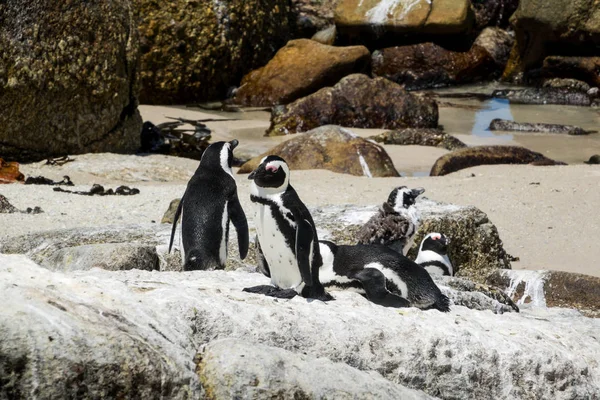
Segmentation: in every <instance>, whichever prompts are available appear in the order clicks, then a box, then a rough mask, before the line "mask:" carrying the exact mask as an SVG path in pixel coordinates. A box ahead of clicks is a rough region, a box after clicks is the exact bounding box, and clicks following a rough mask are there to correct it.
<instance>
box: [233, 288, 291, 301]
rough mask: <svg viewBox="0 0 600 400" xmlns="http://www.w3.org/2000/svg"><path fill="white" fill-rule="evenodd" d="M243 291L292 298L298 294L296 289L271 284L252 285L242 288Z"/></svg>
mask: <svg viewBox="0 0 600 400" xmlns="http://www.w3.org/2000/svg"><path fill="white" fill-rule="evenodd" d="M242 292H248V293H255V294H264V295H265V296H269V297H276V298H278V299H291V298H294V297H296V295H298V293H296V291H295V290H294V289H280V288H277V287H275V286H271V285H258V286H252V287H249V288H244V289H242Z"/></svg>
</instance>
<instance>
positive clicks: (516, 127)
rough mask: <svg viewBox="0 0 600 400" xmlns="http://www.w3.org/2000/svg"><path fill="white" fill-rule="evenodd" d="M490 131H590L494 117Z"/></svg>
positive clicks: (575, 127)
mask: <svg viewBox="0 0 600 400" xmlns="http://www.w3.org/2000/svg"><path fill="white" fill-rule="evenodd" d="M490 130H491V131H516V132H541V133H562V134H567V135H588V134H590V133H592V132H591V131H586V130H585V129H582V128H580V127H578V126H574V125H559V124H541V123H535V124H533V123H529V122H515V121H509V120H506V119H500V118H494V119H493V120H492V121H491V122H490Z"/></svg>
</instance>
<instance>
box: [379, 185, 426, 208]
mask: <svg viewBox="0 0 600 400" xmlns="http://www.w3.org/2000/svg"><path fill="white" fill-rule="evenodd" d="M424 191H425V189H423V188H416V189H409V188H407V187H406V186H399V187H397V188H395V189H394V190H392V192H391V193H390V195H389V197H388V199H387V206H390V207H391V208H393V210H394V211H395V212H397V213H399V212H401V211H402V210H403V209H407V208H409V207H410V206H412V205H413V204H415V201H416V200H417V197H418V196H420V195H421V194H422V193H423V192H424ZM385 206H386V204H384V207H385ZM390 207H385V209H389V208H390ZM390 211H391V210H390Z"/></svg>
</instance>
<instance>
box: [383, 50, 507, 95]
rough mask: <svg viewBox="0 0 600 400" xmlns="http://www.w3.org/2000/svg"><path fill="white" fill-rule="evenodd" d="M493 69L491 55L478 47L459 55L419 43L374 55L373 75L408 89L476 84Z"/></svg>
mask: <svg viewBox="0 0 600 400" xmlns="http://www.w3.org/2000/svg"><path fill="white" fill-rule="evenodd" d="M495 70H497V68H496V63H495V62H494V60H493V58H492V56H491V55H490V54H489V53H488V52H487V50H485V49H484V48H483V47H480V46H478V45H474V46H473V47H472V48H471V49H470V50H469V51H466V52H458V51H450V50H446V49H444V48H443V47H441V46H438V45H436V44H434V43H420V44H415V45H410V46H400V47H388V48H386V49H383V50H380V51H376V52H374V53H373V75H375V76H382V77H385V78H387V79H390V80H392V81H394V82H396V83H399V84H403V85H404V86H405V87H406V88H407V89H410V90H418V89H424V88H430V87H440V86H448V85H453V84H458V83H467V82H474V81H479V80H482V79H486V78H488V77H490V76H493V74H494V71H495Z"/></svg>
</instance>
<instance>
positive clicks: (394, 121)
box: [267, 74, 438, 136]
mask: <svg viewBox="0 0 600 400" xmlns="http://www.w3.org/2000/svg"><path fill="white" fill-rule="evenodd" d="M329 124H335V125H342V126H347V127H357V128H387V129H397V128H407V127H413V128H435V127H437V124H438V109H437V104H436V103H435V101H433V100H429V99H426V98H423V97H419V96H417V95H415V94H411V93H408V92H406V91H405V90H404V89H403V88H402V87H400V86H399V85H397V84H396V83H394V82H391V81H389V80H388V79H385V78H375V79H371V78H369V77H368V76H366V75H362V74H353V75H349V76H347V77H345V78H343V79H342V80H340V81H339V82H338V83H337V84H336V85H335V86H333V87H327V88H323V89H321V90H319V91H318V92H316V93H313V94H311V95H309V96H307V97H304V98H301V99H299V100H296V101H295V102H293V103H291V104H288V105H287V106H282V107H275V108H273V110H272V111H271V126H270V127H269V129H268V130H267V135H268V136H274V135H285V134H288V133H296V132H306V131H308V130H311V129H314V128H317V127H319V126H323V125H329Z"/></svg>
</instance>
